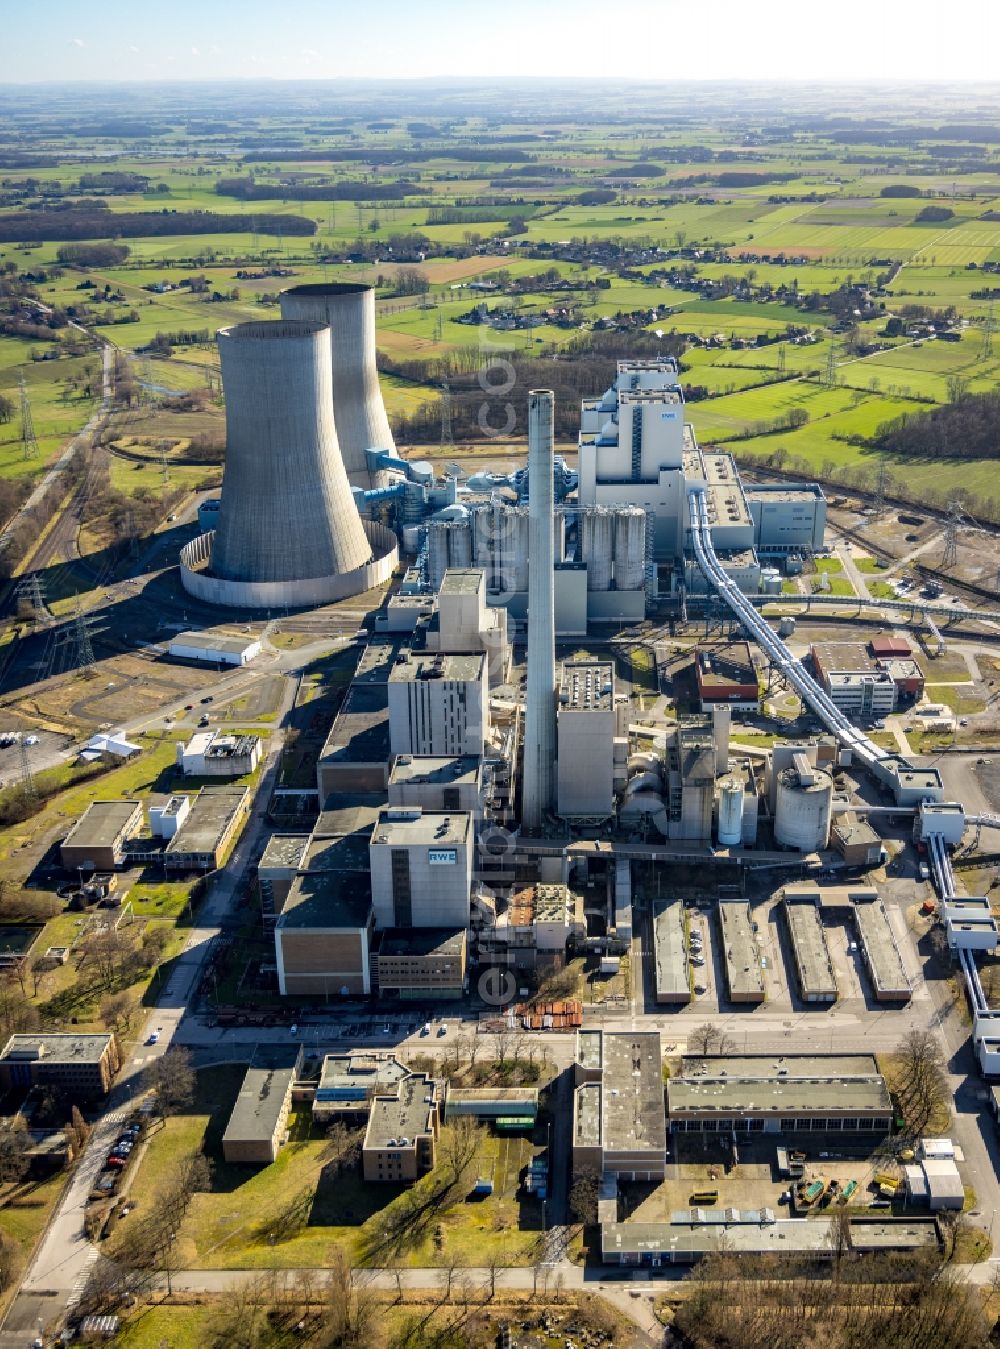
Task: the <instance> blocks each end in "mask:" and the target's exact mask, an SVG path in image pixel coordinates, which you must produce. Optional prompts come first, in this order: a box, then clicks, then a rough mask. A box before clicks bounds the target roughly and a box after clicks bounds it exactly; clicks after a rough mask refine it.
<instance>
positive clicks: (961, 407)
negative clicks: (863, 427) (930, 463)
mask: <svg viewBox="0 0 1000 1349" xmlns="http://www.w3.org/2000/svg"><path fill="white" fill-rule="evenodd" d="M949 396H950V397H951V399H952V401H951V402H949V403H947V404H945V405H944V406H942V407H936V408H933V409H932V410H931V411H928V412H916V413H904V414H903V415H902V416H901V417H896V418H894V419H893V420H892V421H889V422H883V423H882V425H881V426H879V427H878V429H877V431H876V433H875V442H876V444H877V445H878V447H879V448H880V449H882V450H885V451H887V452H888V453H890V454H897V455H912V456H918V457H920V458H921V459H996V458H998V457H1000V393H998V392H995V391H991V392H989V393H974V394H970V393H967V392H966V391H965V385H964V384H963V383H962V381H961V380H960V379H959V380H958V381H957V382H955V383H954V384H953V385H952V386H951V387H950V388H949Z"/></svg>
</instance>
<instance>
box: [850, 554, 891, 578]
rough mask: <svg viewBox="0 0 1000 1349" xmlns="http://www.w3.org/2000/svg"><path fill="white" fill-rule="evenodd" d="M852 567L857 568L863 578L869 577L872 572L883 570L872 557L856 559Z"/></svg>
mask: <svg viewBox="0 0 1000 1349" xmlns="http://www.w3.org/2000/svg"><path fill="white" fill-rule="evenodd" d="M854 565H855V566H856V567H857V569H858V571H859V572H861V573H862V575H865V576H870V575H871V574H872V573H873V572H879V571H884V570H885V568H884V567H880V566H879V564H878V562H877V561H876V560H875V558H873V557H856V558H855V559H854Z"/></svg>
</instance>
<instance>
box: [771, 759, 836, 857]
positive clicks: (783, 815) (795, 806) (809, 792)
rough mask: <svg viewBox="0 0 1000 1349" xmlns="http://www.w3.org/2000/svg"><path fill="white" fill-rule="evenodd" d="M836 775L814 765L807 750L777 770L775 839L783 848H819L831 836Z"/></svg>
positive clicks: (803, 849)
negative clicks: (807, 755) (787, 766)
mask: <svg viewBox="0 0 1000 1349" xmlns="http://www.w3.org/2000/svg"><path fill="white" fill-rule="evenodd" d="M832 810H833V779H832V778H831V777H830V775H829V773H825V772H824V771H823V770H822V769H821V768H815V767H813V765H812V764H811V763H810V762H809V760H808V759H807V758H806V756H805V755H804V754H796V755H794V757H793V758H792V764H791V767H790V768H783V769H782V770H781V772H780V773H779V774H778V799H777V806H776V809H775V813H774V841H775V843H777V844H778V845H779V847H782V848H795V849H796V850H797V851H798V852H816V851H818V850H819V849H820V848H825V847H826V845H827V843H828V842H829V839H830V816H831V813H832Z"/></svg>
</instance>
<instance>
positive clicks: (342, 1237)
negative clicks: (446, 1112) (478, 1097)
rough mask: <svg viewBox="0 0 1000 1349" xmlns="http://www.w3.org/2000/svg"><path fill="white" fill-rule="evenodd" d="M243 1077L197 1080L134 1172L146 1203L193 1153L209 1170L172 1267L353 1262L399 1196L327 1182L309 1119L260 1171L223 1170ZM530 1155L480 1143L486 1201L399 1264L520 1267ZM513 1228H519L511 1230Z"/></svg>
mask: <svg viewBox="0 0 1000 1349" xmlns="http://www.w3.org/2000/svg"><path fill="white" fill-rule="evenodd" d="M242 1077H243V1069H242V1068H241V1067H239V1066H235V1065H226V1066H224V1067H221V1068H213V1069H211V1070H207V1071H204V1072H202V1073H201V1074H199V1079H198V1094H197V1097H196V1100H195V1102H194V1104H193V1106H192V1108H191V1110H190V1112H189V1113H187V1114H183V1115H179V1116H176V1117H174V1118H171V1119H169V1120H167V1122H166V1123H165V1125H164V1126H163V1127H162V1128H161V1129H159V1130H156V1131H154V1133H153V1134H152V1136H151V1139H150V1143H149V1148H148V1150H147V1153H146V1156H145V1158H144V1159H143V1162H142V1171H141V1176H140V1179H139V1189H138V1193H140V1194H141V1195H143V1196H144V1197H148V1196H155V1194H156V1193H157V1191H158V1190H159V1189H160V1188H162V1187H163V1185H164V1184H165V1182H166V1178H167V1176H168V1175H169V1173H170V1172H171V1170H172V1168H173V1166H174V1165H175V1164H176V1163H177V1162H179V1161H180V1160H181V1159H182V1158H183V1157H185V1156H189V1155H191V1154H193V1153H195V1152H197V1151H199V1150H200V1149H201V1148H202V1146H204V1149H205V1151H206V1153H207V1155H208V1156H209V1157H210V1158H211V1159H212V1162H213V1177H212V1190H211V1192H210V1193H206V1194H196V1195H195V1196H194V1197H193V1198H192V1201H191V1205H190V1207H189V1209H188V1212H187V1215H186V1217H185V1219H184V1222H183V1224H182V1227H181V1230H180V1234H179V1237H178V1258H179V1260H180V1261H181V1263H182V1264H184V1265H186V1266H188V1267H190V1268H204V1269H258V1268H259V1269H263V1268H281V1269H291V1268H296V1267H301V1266H322V1265H324V1264H325V1263H326V1260H327V1256H328V1252H329V1250H330V1247H331V1245H332V1244H334V1243H337V1244H342V1245H345V1246H347V1247H348V1249H349V1250H350V1252H351V1256H352V1259H358V1258H360V1256H361V1253H362V1246H363V1237H364V1234H363V1232H362V1225H363V1224H364V1223H365V1222H366V1221H368V1220H374V1221H377V1218H376V1215H377V1214H378V1213H379V1212H380V1211H381V1210H382V1209H383V1208H384V1207H385V1206H386V1205H387V1204H389V1203H390V1202H391V1201H392V1200H393V1199H394V1198H396V1196H397V1195H398V1194H400V1192H401V1187H400V1186H394V1185H372V1184H365V1183H364V1182H363V1180H362V1179H361V1174H360V1171H356V1172H352V1173H350V1174H347V1175H343V1176H340V1177H338V1178H336V1179H334V1178H333V1177H332V1176H331V1175H329V1174H328V1173H327V1172H326V1169H325V1154H326V1148H327V1142H326V1139H325V1138H324V1137H323V1136H322V1135H321V1134H315V1135H314V1133H313V1131H312V1128H311V1124H312V1119H311V1112H310V1111H308V1110H300V1111H295V1112H294V1113H293V1115H292V1117H291V1120H290V1126H289V1133H290V1140H289V1142H288V1143H287V1144H286V1145H285V1147H284V1148H283V1149H282V1150H281V1152H280V1153H279V1155H278V1158H277V1160H276V1161H275V1162H274V1163H272V1164H271V1165H270V1166H264V1167H250V1166H234V1165H230V1164H227V1163H226V1162H225V1161H223V1159H222V1155H221V1138H222V1133H223V1131H224V1129H225V1126H226V1122H227V1120H228V1117H229V1113H230V1111H231V1109H232V1105H233V1102H234V1100H235V1098H236V1094H237V1092H238V1090H239V1086H240V1083H241V1081H242ZM534 1151H535V1149H534V1148H533V1145H532V1143H531V1141H530V1140H529V1139H526V1138H500V1137H492V1136H490V1137H487V1138H486V1139H485V1140H484V1143H483V1148H482V1153H481V1156H480V1159H479V1162H478V1166H477V1173H478V1174H479V1175H482V1176H492V1178H493V1181H494V1194H493V1196H491V1197H490V1198H489V1199H487V1200H485V1201H483V1202H482V1203H475V1204H472V1203H466V1202H461V1203H458V1204H455V1205H454V1206H453V1207H451V1208H450V1209H448V1210H446V1211H444V1212H442V1214H441V1215H440V1217H439V1218H438V1220H437V1222H436V1228H437V1235H436V1236H435V1235H434V1232H433V1230H432V1231H431V1232H429V1233H428V1235H427V1236H426V1237H425V1238H424V1239H423V1240H421V1241H420V1242H419V1243H418V1244H416V1245H414V1246H413V1247H412V1249H410V1250H409V1251H408V1252H407V1253H406V1255H405V1257H404V1260H405V1263H409V1264H413V1265H427V1264H433V1263H436V1261H437V1260H438V1259H440V1258H442V1256H446V1255H447V1254H448V1253H458V1252H461V1254H462V1256H463V1257H464V1259H465V1260H466V1261H467V1262H468V1263H470V1264H485V1263H487V1262H488V1260H489V1256H490V1253H491V1251H493V1250H495V1249H496V1248H497V1246H498V1245H500V1246H502V1248H503V1250H504V1252H505V1255H506V1257H507V1258H508V1259H510V1260H511V1261H512V1262H514V1263H526V1262H527V1261H528V1260H529V1259H530V1253H531V1251H532V1249H533V1247H534V1244H535V1242H536V1241H537V1239H538V1233H539V1231H540V1230H541V1206H540V1205H539V1204H538V1203H537V1202H536V1201H534V1200H530V1199H529V1200H524V1199H521V1198H518V1194H517V1191H518V1185H519V1178H520V1173H521V1170H522V1169H523V1167H524V1166H526V1165H527V1162H528V1160H529V1158H530V1156H531V1155H532V1154H533V1152H534ZM303 1195H305V1196H306V1207H307V1210H308V1216H307V1218H306V1221H305V1224H304V1226H302V1227H300V1228H297V1229H293V1230H291V1231H290V1233H289V1234H288V1235H287V1236H284V1237H279V1238H277V1239H274V1234H275V1232H276V1231H278V1230H279V1229H280V1226H281V1217H282V1215H283V1214H284V1213H285V1212H286V1211H287V1209H288V1208H289V1206H290V1204H292V1203H293V1202H294V1201H295V1200H297V1199H298V1198H300V1197H302V1196H303ZM519 1223H521V1224H523V1225H524V1226H523V1228H522V1227H520V1226H519Z"/></svg>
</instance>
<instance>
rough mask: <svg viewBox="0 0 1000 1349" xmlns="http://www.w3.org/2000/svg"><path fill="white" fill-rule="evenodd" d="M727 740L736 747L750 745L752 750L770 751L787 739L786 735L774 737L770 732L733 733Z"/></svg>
mask: <svg viewBox="0 0 1000 1349" xmlns="http://www.w3.org/2000/svg"><path fill="white" fill-rule="evenodd" d="M729 738H730V740H735V741H736V743H737V744H738V745H750V746H751V747H752V748H754V749H770V748H771V746H772V745H776V744H777V743H778V742H779V741H785V740H787V739H788V737H787V736H786V735H774V734H773V733H772V732H771V731H734V732H733V733H732V735H731V736H730V737H729Z"/></svg>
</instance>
